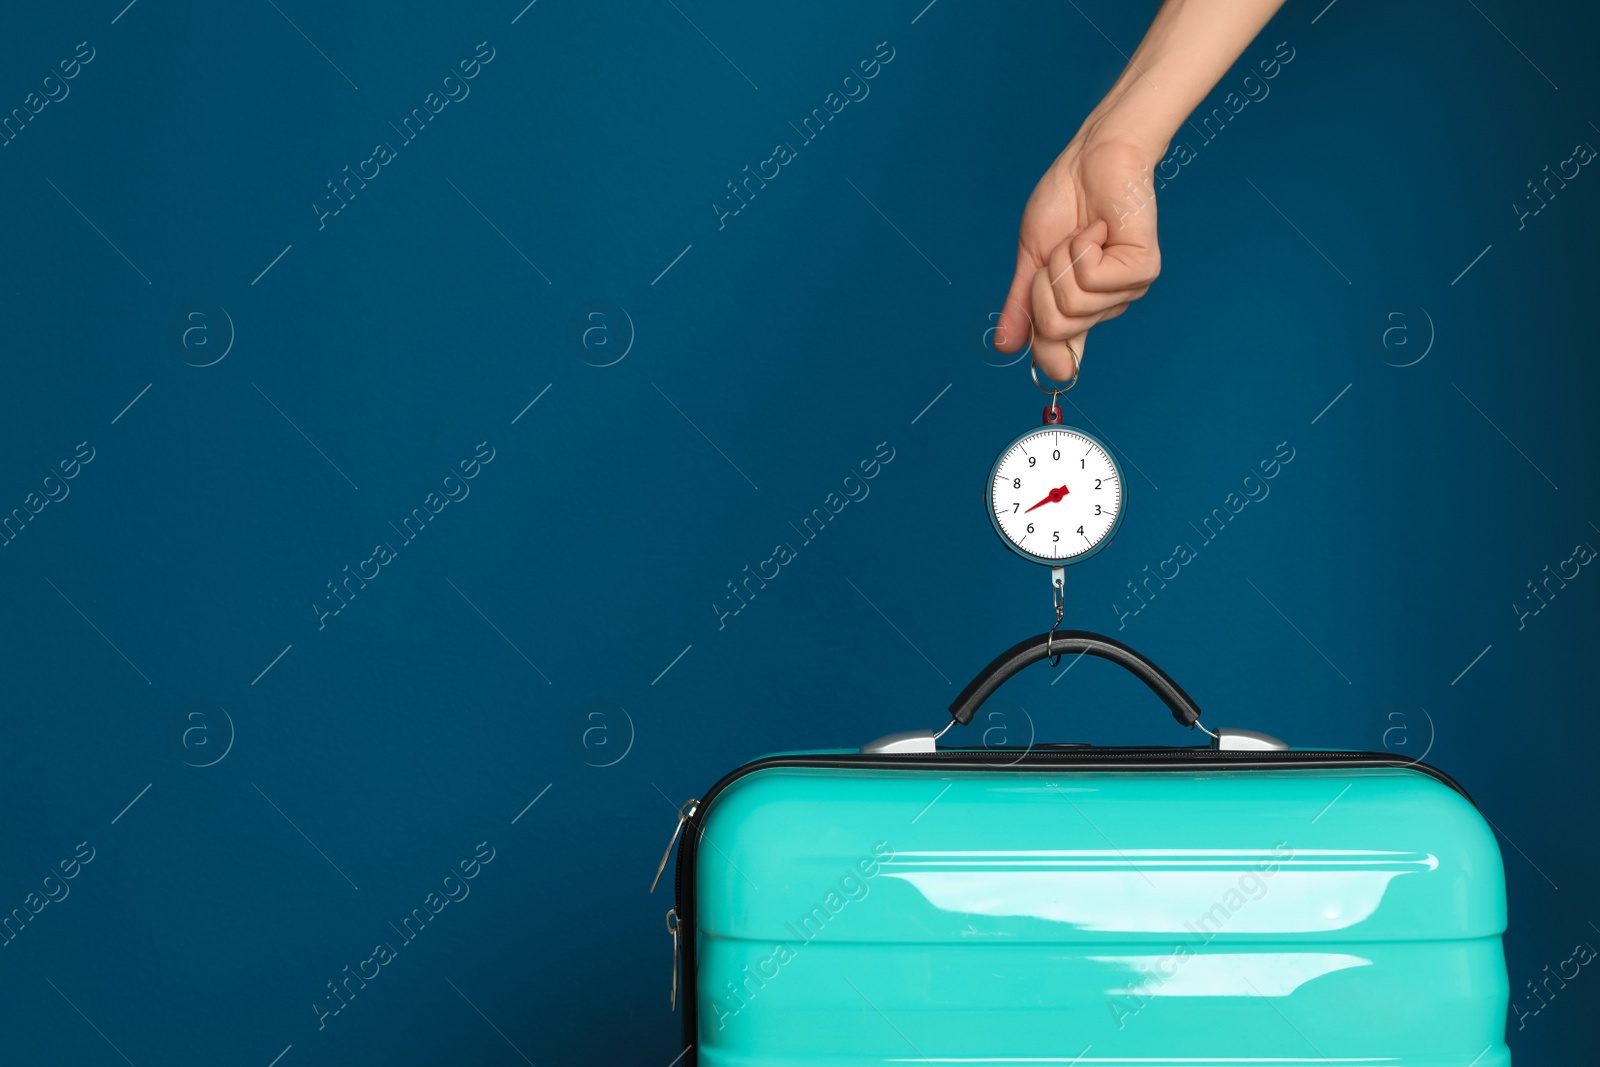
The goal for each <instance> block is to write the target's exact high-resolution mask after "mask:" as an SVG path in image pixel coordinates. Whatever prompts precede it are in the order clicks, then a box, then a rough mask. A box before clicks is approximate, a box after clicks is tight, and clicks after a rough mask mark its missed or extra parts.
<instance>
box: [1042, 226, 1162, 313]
mask: <svg viewBox="0 0 1600 1067" xmlns="http://www.w3.org/2000/svg"><path fill="white" fill-rule="evenodd" d="M1096 225H1097V226H1100V225H1104V224H1103V223H1097V224H1096ZM1094 230H1095V227H1094V226H1091V227H1090V228H1089V229H1088V230H1085V231H1084V232H1083V233H1082V234H1079V235H1078V236H1077V237H1074V238H1071V239H1070V240H1067V241H1063V242H1062V243H1061V244H1059V245H1057V246H1056V248H1055V251H1053V252H1051V253H1050V261H1049V263H1048V264H1047V268H1048V270H1049V273H1050V291H1051V294H1052V296H1053V299H1054V302H1055V306H1056V309H1057V310H1058V311H1060V312H1061V314H1062V315H1064V316H1066V317H1067V318H1093V317H1095V316H1098V315H1099V314H1100V313H1101V312H1103V311H1105V310H1106V309H1107V308H1112V307H1115V306H1116V305H1118V304H1125V303H1127V302H1128V301H1130V300H1137V299H1138V298H1139V297H1141V296H1143V295H1144V293H1145V290H1146V289H1148V288H1149V286H1148V285H1140V286H1133V287H1130V288H1125V289H1115V290H1110V291H1099V290H1094V289H1090V288H1087V287H1086V286H1085V285H1084V284H1083V281H1082V279H1081V278H1080V277H1079V273H1078V268H1079V267H1081V266H1082V265H1083V263H1084V261H1085V260H1086V259H1087V258H1088V257H1089V256H1090V255H1093V254H1096V253H1098V251H1099V248H1100V246H1099V245H1096V244H1089V245H1083V244H1082V243H1081V242H1082V239H1083V237H1085V236H1088V235H1092V234H1093V233H1094Z"/></svg>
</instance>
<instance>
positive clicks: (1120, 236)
mask: <svg viewBox="0 0 1600 1067" xmlns="http://www.w3.org/2000/svg"><path fill="white" fill-rule="evenodd" d="M1117 222H1118V225H1117V227H1116V228H1115V229H1113V228H1112V227H1111V224H1110V223H1108V222H1106V221H1105V220H1104V219H1099V220H1096V221H1095V222H1094V223H1093V224H1092V225H1091V226H1089V227H1088V228H1087V229H1085V230H1084V231H1083V232H1081V233H1079V234H1078V235H1077V236H1075V237H1073V238H1071V239H1069V240H1068V241H1067V242H1066V244H1067V245H1068V251H1069V252H1070V256H1069V258H1070V260H1071V261H1072V263H1073V268H1072V269H1073V275H1074V277H1075V278H1076V280H1077V284H1078V286H1079V288H1081V289H1083V290H1084V291H1086V292H1093V293H1116V292H1119V291H1124V290H1129V289H1141V288H1148V287H1149V285H1150V283H1151V282H1153V281H1155V280H1156V276H1157V275H1158V274H1160V273H1161V248H1160V246H1159V245H1158V244H1157V243H1156V230H1155V206H1154V204H1153V202H1152V203H1151V205H1150V206H1149V208H1148V210H1145V211H1140V212H1138V213H1124V214H1122V215H1120V216H1119V218H1118V220H1117Z"/></svg>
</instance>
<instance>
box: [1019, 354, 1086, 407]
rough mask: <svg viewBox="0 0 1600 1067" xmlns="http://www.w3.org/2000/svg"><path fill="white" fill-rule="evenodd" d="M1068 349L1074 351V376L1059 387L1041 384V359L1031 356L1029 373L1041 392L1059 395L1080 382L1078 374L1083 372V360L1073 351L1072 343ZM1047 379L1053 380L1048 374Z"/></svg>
mask: <svg viewBox="0 0 1600 1067" xmlns="http://www.w3.org/2000/svg"><path fill="white" fill-rule="evenodd" d="M1067 351H1068V352H1072V377H1071V378H1070V379H1068V381H1067V383H1066V384H1065V385H1063V386H1062V387H1061V388H1059V389H1046V388H1045V387H1044V386H1043V385H1040V384H1039V361H1038V359H1036V358H1031V357H1030V360H1029V366H1028V373H1029V374H1030V375H1032V376H1033V384H1034V386H1035V387H1036V388H1037V389H1038V390H1039V392H1041V393H1049V394H1050V396H1051V397H1058V396H1060V395H1061V394H1062V393H1065V392H1067V391H1068V390H1069V389H1071V388H1072V387H1073V386H1075V385H1077V384H1078V375H1079V374H1081V373H1082V372H1083V360H1082V359H1081V358H1080V357H1079V355H1078V353H1077V352H1074V351H1073V349H1072V346H1071V345H1068V346H1067ZM1045 379H1046V380H1047V381H1053V380H1052V379H1051V378H1050V376H1049V375H1048V374H1047V375H1045Z"/></svg>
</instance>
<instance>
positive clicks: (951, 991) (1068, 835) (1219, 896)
mask: <svg viewBox="0 0 1600 1067" xmlns="http://www.w3.org/2000/svg"><path fill="white" fill-rule="evenodd" d="M1052 653H1053V654H1054V657H1059V656H1060V655H1063V654H1066V655H1095V656H1099V657H1101V658H1104V659H1109V660H1111V661H1113V662H1116V663H1119V664H1121V665H1123V666H1124V667H1126V668H1128V669H1129V670H1130V671H1132V672H1133V673H1134V674H1135V675H1137V676H1138V677H1139V678H1140V679H1141V680H1143V681H1144V682H1145V683H1146V684H1147V685H1148V686H1149V687H1150V688H1151V689H1152V690H1154V691H1155V692H1156V694H1157V695H1158V696H1160V697H1161V699H1162V700H1163V701H1164V702H1165V703H1166V704H1167V706H1168V707H1169V709H1171V711H1172V713H1173V716H1174V717H1175V718H1176V719H1177V721H1178V722H1179V723H1180V724H1181V725H1184V726H1192V727H1197V728H1198V729H1201V730H1204V731H1205V734H1206V735H1208V740H1209V744H1206V745H1200V746H1193V747H1174V748H1099V747H1090V746H1086V745H1044V744H1035V745H1031V746H1029V747H1028V748H1027V749H989V748H958V747H939V746H938V745H937V744H936V740H937V735H935V734H933V733H932V732H931V731H915V732H912V733H908V734H897V735H891V736H890V737H887V738H880V739H879V740H878V741H875V742H871V743H869V744H867V745H864V746H862V748H860V749H858V750H854V749H853V750H848V751H845V750H832V751H817V752H802V753H793V754H786V755H777V756H769V757H766V758H763V759H759V760H756V761H754V762H752V763H748V764H746V765H744V766H743V767H740V768H738V769H737V770H735V771H733V772H732V773H731V774H729V775H727V776H726V777H725V778H723V779H722V780H721V781H720V782H718V783H716V785H715V786H713V787H712V789H711V790H710V791H709V792H707V793H705V794H703V795H702V797H701V798H699V799H697V800H693V801H690V802H689V803H687V804H686V805H685V806H684V808H683V809H682V811H681V812H680V820H679V831H681V844H680V845H679V850H678V867H677V879H676V881H677V885H676V903H675V906H674V908H673V909H672V910H671V911H669V912H668V913H667V925H668V928H669V930H670V931H671V932H672V936H673V944H674V948H675V955H676V958H675V960H674V973H673V996H674V1001H675V1002H676V1001H677V1000H678V999H679V998H678V995H677V994H678V990H679V985H678V976H679V970H680V968H681V973H682V988H683V990H684V992H685V994H686V995H685V996H683V997H682V998H681V999H682V1003H681V1004H678V1005H677V1007H678V1008H679V1010H680V1011H681V1012H682V1015H683V1040H684V1045H685V1049H684V1054H683V1056H682V1057H681V1059H680V1062H682V1063H685V1064H687V1063H696V1062H697V1063H698V1064H700V1065H701V1067H800V1065H828V1067H869V1065H871V1067H882V1065H887V1064H916V1063H932V1064H974V1065H978V1064H981V1065H986V1067H1040V1065H1060V1067H1068V1065H1080V1067H1096V1065H1124V1067H1287V1065H1295V1064H1308V1065H1309V1064H1323V1063H1331V1064H1336V1065H1340V1067H1349V1065H1374V1067H1376V1065H1385V1067H1468V1065H1469V1064H1470V1065H1471V1067H1505V1065H1507V1064H1509V1063H1510V1062H1511V1059H1510V1053H1509V1052H1508V1050H1507V1048H1506V1046H1505V1044H1504V1039H1505V1028H1506V1009H1507V1001H1508V996H1509V983H1508V981H1507V977H1506V966H1505V958H1504V953H1503V949H1502V945H1501V935H1502V933H1503V931H1504V929H1505V923H1506V908H1505V877H1504V872H1503V869H1502V867H1501V859H1500V853H1499V849H1498V848H1497V846H1496V843H1495V840H1494V836H1493V834H1492V833H1491V831H1490V828H1489V827H1488V825H1487V824H1486V823H1485V821H1484V819H1483V818H1482V816H1480V815H1479V814H1478V811H1477V809H1476V808H1475V807H1474V806H1473V804H1472V801H1471V800H1470V798H1468V797H1467V795H1466V794H1465V792H1463V790H1462V789H1461V788H1460V786H1458V785H1456V783H1455V782H1453V781H1452V780H1451V779H1450V778H1449V777H1448V776H1447V775H1445V774H1444V773H1443V772H1441V771H1438V770H1436V769H1434V768H1432V767H1429V766H1427V765H1425V764H1422V763H1419V762H1415V761H1407V760H1399V759H1396V758H1395V757H1394V756H1393V755H1391V754H1381V753H1363V752H1344V751H1307V750H1290V749H1287V748H1285V747H1283V746H1282V743H1281V742H1278V741H1276V740H1275V739H1273V738H1270V737H1267V736H1266V735H1263V734H1257V733H1252V732H1250V731H1245V730H1220V729H1219V730H1212V729H1208V728H1206V727H1202V726H1200V725H1199V718H1200V712H1199V709H1198V708H1197V707H1196V706H1195V705H1194V702H1193V701H1192V700H1191V699H1190V698H1189V697H1188V695H1187V694H1186V693H1184V691H1183V690H1182V689H1181V688H1180V687H1179V686H1178V685H1177V684H1176V683H1174V682H1173V681H1172V680H1171V679H1170V678H1168V677H1167V676H1166V675H1165V674H1164V673H1163V672H1162V671H1161V670H1160V669H1159V668H1158V667H1156V666H1155V665H1154V664H1152V663H1150V662H1149V661H1148V660H1146V659H1145V658H1144V657H1142V656H1140V655H1139V654H1138V653H1136V652H1134V651H1133V650H1132V649H1130V648H1128V647H1127V646H1125V645H1122V644H1120V643H1119V642H1116V641H1113V640H1112V639H1110V638H1107V637H1103V636H1100V635H1096V634H1090V633H1085V632H1081V631H1072V632H1065V631H1064V632H1058V633H1055V634H1054V635H1048V634H1046V635H1040V636H1039V637H1037V638H1032V639H1030V640H1028V641H1024V642H1022V643H1021V644H1019V645H1017V646H1015V647H1014V648H1012V649H1010V650H1009V651H1007V652H1006V653H1004V654H1003V655H1001V656H1000V657H999V658H997V659H996V660H995V661H994V662H993V663H991V664H990V665H989V667H988V668H986V669H985V670H984V671H983V672H982V673H981V674H980V675H979V676H978V677H977V678H976V679H975V680H974V681H973V682H972V684H971V685H969V686H968V687H967V689H966V690H965V691H964V692H963V693H962V694H961V695H960V696H959V697H958V698H957V699H956V702H955V703H954V704H952V705H951V709H950V710H951V715H952V725H953V724H954V723H962V724H965V723H968V722H970V721H971V719H972V717H973V715H974V713H975V712H976V710H977V708H978V706H979V705H980V704H982V702H983V701H984V699H986V698H987V697H988V696H989V695H990V694H992V693H993V692H994V690H995V689H996V688H998V687H999V685H1000V684H1001V683H1002V682H1003V681H1004V680H1005V679H1006V678H1008V677H1010V676H1011V675H1013V674H1015V673H1016V672H1017V671H1018V670H1021V669H1022V668H1023V667H1025V666H1026V665H1027V664H1029V663H1033V662H1037V661H1038V660H1040V659H1044V658H1046V657H1049V656H1051V655H1052ZM948 729H949V727H948V726H947V727H946V730H948ZM941 733H944V731H941ZM678 836H679V835H675V839H677V838H678ZM671 847H672V846H671V845H669V846H668V852H669V854H670V852H671ZM662 862H663V868H664V866H665V863H666V859H665V858H663V861H662ZM659 876H660V875H659V872H658V878H659Z"/></svg>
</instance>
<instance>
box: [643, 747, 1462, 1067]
mask: <svg viewBox="0 0 1600 1067" xmlns="http://www.w3.org/2000/svg"><path fill="white" fill-rule="evenodd" d="M952 764H954V766H952ZM1096 764H1109V765H1111V766H1112V767H1115V768H1116V769H1118V770H1125V771H1142V770H1163V771H1176V770H1183V769H1186V768H1195V767H1206V766H1212V767H1217V768H1219V769H1227V770H1269V769H1271V768H1273V767H1275V766H1284V765H1287V766H1299V767H1302V768H1304V769H1306V770H1318V769H1331V768H1334V767H1341V766H1356V767H1389V768H1398V769H1410V770H1414V771H1417V772H1418V773H1420V774H1425V775H1427V776H1428V777H1430V778H1433V779H1434V780H1436V781H1438V782H1439V783H1441V784H1442V785H1445V786H1448V787H1449V788H1450V789H1453V790H1455V791H1456V792H1457V793H1460V794H1461V795H1462V796H1463V797H1465V798H1466V800H1467V802H1468V803H1469V804H1472V805H1473V806H1474V807H1476V806H1477V804H1476V802H1475V801H1473V799H1472V797H1471V796H1470V795H1469V794H1468V793H1467V791H1466V790H1465V789H1463V788H1462V787H1461V785H1460V784H1459V783H1458V782H1456V780H1455V779H1454V778H1451V777H1450V776H1449V775H1448V774H1446V773H1445V772H1444V771H1441V770H1439V769H1438V768H1437V767H1433V766H1431V765H1429V764H1426V763H1422V762H1420V761H1417V760H1408V759H1399V758H1397V757H1395V756H1393V755H1391V754H1389V753H1383V752H1350V751H1291V750H1287V749H1284V750H1266V751H1237V750H1226V751H1224V750H1221V749H1214V748H1210V747H1204V748H1202V747H1192V748H1094V747H1092V746H1091V747H1083V748H1079V747H1075V746H1074V747H1065V746H1064V747H1061V748H1043V749H1041V748H1038V747H1032V748H1022V749H1018V748H979V749H960V748H942V749H936V750H935V751H933V752H908V753H893V752H882V753H877V752H875V753H861V752H832V753H820V754H815V755H798V756H767V757H764V758H762V759H758V760H753V761H751V762H750V763H746V764H744V765H743V766H741V767H737V768H735V769H734V770H732V771H730V772H729V773H728V774H726V775H725V776H723V778H722V780H721V781H719V782H717V784H716V785H713V786H712V787H711V788H710V789H709V790H708V791H707V792H706V793H705V795H704V797H703V799H697V800H690V801H688V802H686V803H685V804H684V805H683V807H682V808H680V809H678V825H677V827H676V828H675V829H674V830H673V832H672V840H671V841H670V842H668V844H667V853H666V855H663V856H662V857H661V867H660V868H659V869H658V870H657V871H656V879H657V881H659V880H660V878H661V873H662V871H664V870H665V869H666V863H667V858H668V856H670V855H671V854H672V846H673V844H674V843H678V841H679V838H680V837H681V838H682V843H681V846H680V847H679V848H678V862H677V868H676V870H675V871H674V872H673V901H674V906H673V908H672V910H671V911H669V912H668V913H667V914H668V923H669V926H668V929H670V930H671V931H672V958H673V969H672V1004H673V1010H674V1011H676V1010H677V999H678V981H679V977H678V974H679V972H678V963H679V960H680V959H681V961H682V967H683V979H682V980H683V985H684V988H685V990H686V991H687V992H686V995H685V997H684V1008H683V1040H684V1044H685V1045H686V1046H688V1047H689V1048H691V1049H692V1048H693V1047H694V1046H695V1044H696V1043H697V1042H698V1041H699V1033H698V1032H697V1031H698V1019H697V1018H696V1009H697V1004H696V1002H695V997H694V995H693V994H694V986H695V979H696V975H697V970H696V962H697V961H696V959H695V936H694V931H695V915H694V898H693V893H692V892H686V890H689V889H691V888H692V887H691V886H689V885H688V882H690V881H691V880H692V878H693V874H694V858H695V854H696V853H697V852H698V846H699V844H700V835H699V832H698V831H699V830H700V827H701V824H702V823H703V822H704V821H705V813H706V811H707V809H709V808H710V806H711V802H712V801H713V800H715V799H716V797H717V795H718V794H719V793H721V792H722V791H723V790H724V789H726V788H728V787H729V786H730V785H732V784H733V783H734V782H736V781H738V780H739V779H740V778H743V777H744V776H745V775H747V774H753V773H755V772H756V771H762V770H768V769H771V768H775V767H856V768H860V769H863V770H952V769H954V770H972V771H986V770H987V771H992V770H1025V769H1026V770H1036V769H1072V770H1091V769H1096V768H1095V765H1096ZM1102 769H1103V768H1102ZM686 828H687V829H691V830H693V831H695V832H693V833H689V834H684V832H683V831H684V830H685V829H686ZM651 888H652V890H653V889H654V888H655V886H654V883H652V885H651ZM683 929H687V930H688V933H689V936H688V940H687V942H686V943H684V942H683V939H682V937H681V932H682V930H683ZM697 1058H698V1053H696V1054H695V1056H694V1057H693V1058H691V1059H689V1060H688V1061H687V1062H686V1063H685V1065H684V1067H694V1064H695V1062H696V1061H697Z"/></svg>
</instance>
